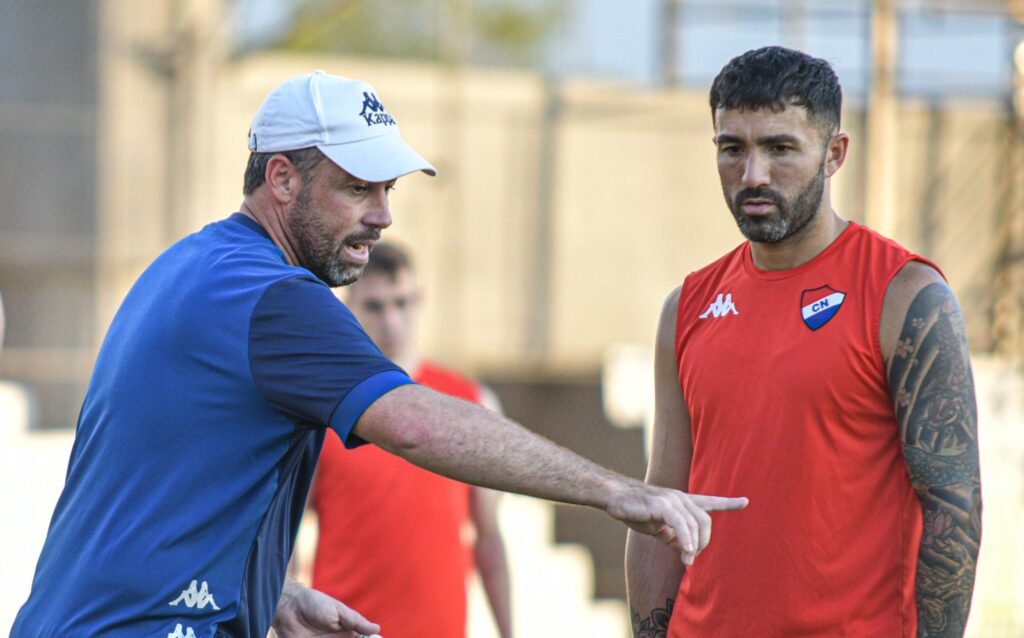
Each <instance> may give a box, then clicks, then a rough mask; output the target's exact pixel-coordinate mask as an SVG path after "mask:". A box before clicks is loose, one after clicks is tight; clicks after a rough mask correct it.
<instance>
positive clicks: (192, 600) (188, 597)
mask: <svg viewBox="0 0 1024 638" xmlns="http://www.w3.org/2000/svg"><path fill="white" fill-rule="evenodd" d="M198 585H199V581H198V580H193V581H192V583H191V584H189V586H188V589H184V590H182V592H181V595H180V596H178V597H177V598H175V599H174V600H172V601H171V602H170V603H168V604H169V605H170V606H171V607H177V606H178V605H179V604H180V603H185V606H186V607H188V608H189V609H193V608H198V609H205V608H206V606H207V605H209V606H211V607H213V610H214V611H220V607H218V606H217V601H215V600H214V599H213V594H211V593H210V587H209V585H207V584H206V581H205V580H204V581H203V584H202V585H201V586H198ZM197 586H198V587H197Z"/></svg>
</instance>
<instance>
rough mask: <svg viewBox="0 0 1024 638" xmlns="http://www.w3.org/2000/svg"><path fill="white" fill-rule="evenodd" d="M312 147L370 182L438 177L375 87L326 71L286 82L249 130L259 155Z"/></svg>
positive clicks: (253, 148)
mask: <svg viewBox="0 0 1024 638" xmlns="http://www.w3.org/2000/svg"><path fill="white" fill-rule="evenodd" d="M312 146H315V147H317V148H318V149H320V150H321V151H322V152H323V154H324V155H326V156H327V157H328V158H330V160H331V161H332V162H334V163H335V164H337V165H338V166H340V167H341V168H342V169H344V170H345V171H346V172H347V173H349V174H351V175H353V176H355V177H357V178H359V179H363V180H366V181H368V182H388V181H391V180H393V179H395V178H397V177H401V176H402V175H406V174H408V173H412V172H414V171H423V172H424V173H426V174H428V175H436V174H437V171H436V170H435V169H434V167H433V166H431V164H430V162H428V161H427V160H425V159H423V157H421V156H420V154H419V153H417V152H416V151H414V150H413V149H412V147H411V146H409V145H408V144H406V143H405V141H404V140H402V138H401V136H400V135H399V133H398V123H397V122H396V121H395V118H394V117H392V116H391V114H390V113H388V112H387V110H386V109H385V108H384V105H383V104H381V102H380V100H379V99H378V98H377V92H376V91H374V90H373V87H372V86H370V85H369V84H367V83H366V82H361V81H359V80H351V79H349V78H343V77H339V76H337V75H330V74H328V73H325V72H323V71H321V70H316V71H313V72H312V73H307V74H305V75H300V76H298V77H294V78H291V79H290V80H286V81H285V82H283V83H282V84H280V85H279V86H278V87H277V88H276V89H274V90H273V91H271V92H270V95H268V96H267V97H266V99H265V100H263V104H261V105H260V108H259V110H258V111H256V115H255V116H254V117H253V118H252V126H251V127H250V129H249V150H250V151H253V152H258V153H279V152H282V151H295V150H299V149H302V148H310V147H312Z"/></svg>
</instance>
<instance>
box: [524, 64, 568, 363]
mask: <svg viewBox="0 0 1024 638" xmlns="http://www.w3.org/2000/svg"><path fill="white" fill-rule="evenodd" d="M561 109H562V97H561V86H560V83H559V81H558V79H557V77H555V75H554V74H553V72H548V73H546V74H545V76H544V110H543V112H542V113H541V124H540V154H539V155H540V156H539V158H538V162H537V209H536V210H537V220H536V224H535V226H534V229H535V230H534V232H535V235H534V238H535V241H534V246H536V250H535V251H534V253H533V264H532V267H531V268H530V269H529V272H530V273H531V275H532V276H531V277H530V282H529V286H530V287H531V292H532V294H531V295H527V297H526V298H527V299H532V301H533V303H532V304H530V303H527V305H526V312H527V324H526V325H527V331H526V335H527V342H526V347H527V352H528V353H529V355H530V359H531V360H532V362H534V363H541V364H543V363H545V357H546V356H547V353H548V350H549V347H550V341H551V334H550V332H551V277H552V269H551V264H552V255H551V253H552V243H553V226H554V215H555V196H556V192H555V173H556V170H557V164H558V162H557V158H558V152H557V151H558V145H557V141H558V128H559V127H558V124H559V120H560V119H561Z"/></svg>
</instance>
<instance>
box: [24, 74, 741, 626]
mask: <svg viewBox="0 0 1024 638" xmlns="http://www.w3.org/2000/svg"><path fill="white" fill-rule="evenodd" d="M248 146H249V150H250V151H251V154H250V156H249V162H248V166H247V168H246V171H245V178H244V185H243V194H244V199H243V202H242V205H241V209H240V211H239V212H237V213H234V214H232V215H231V216H230V217H228V218H227V219H224V220H222V221H219V222H216V223H213V224H209V225H208V226H206V227H205V228H204V229H202V230H200V231H199V232H197V233H194V234H192V235H190V236H188V237H185V238H184V239H182V240H180V241H178V242H177V243H175V244H174V245H173V246H171V247H170V248H168V249H167V250H166V251H165V252H164V253H163V254H162V255H160V256H159V257H157V259H156V260H155V261H154V262H153V263H152V264H150V266H149V267H147V268H146V270H145V271H144V272H143V273H142V275H141V276H140V277H139V279H138V280H137V281H136V282H135V284H134V285H133V286H132V289H131V290H130V291H129V292H128V295H127V296H126V298H125V300H124V302H123V303H122V305H121V307H120V308H119V309H118V312H117V314H116V316H115V317H114V320H113V322H112V323H111V326H110V328H109V330H108V331H107V335H106V337H105V339H104V342H103V345H102V346H101V348H100V351H99V353H98V356H97V359H96V364H95V367H94V369H93V374H92V378H91V380H90V383H89V388H88V390H87V392H86V396H85V400H84V403H83V405H82V410H81V413H80V416H79V421H78V426H77V429H76V432H75V443H74V446H73V448H72V451H71V459H70V461H69V464H68V470H67V473H66V480H65V485H64V489H63V492H62V493H61V496H60V498H59V500H58V502H57V506H56V509H55V511H54V514H53V517H52V519H51V522H50V528H49V532H48V533H47V536H46V541H45V542H44V544H43V549H42V552H41V554H40V557H39V561H38V564H37V566H36V573H35V577H34V579H33V582H32V591H31V593H30V594H29V598H28V600H27V601H26V603H25V604H24V605H23V606H22V608H21V610H20V611H19V613H18V616H17V618H16V619H15V622H14V626H13V628H12V631H11V635H12V636H14V637H15V638H55V637H58V636H61V637H63V636H91V637H95V638H114V637H125V638H137V637H139V636H161V637H163V636H166V637H167V638H194V637H195V638H211V637H214V638H225V637H232V638H237V637H246V638H264V636H265V635H266V634H267V631H268V628H269V626H270V625H271V624H272V622H273V626H274V629H275V631H276V633H277V634H278V636H280V637H281V638H296V637H298V638H302V637H306V636H317V635H325V634H327V635H336V636H341V637H343V638H355V637H356V636H357V635H359V634H370V633H374V632H376V631H378V630H379V626H378V625H376V624H374V623H372V622H369V621H368V620H366V619H365V618H363V617H362V616H361V615H359V614H358V613H356V612H355V611H353V610H351V609H349V608H348V607H346V606H345V605H344V604H342V603H340V602H338V601H336V600H334V599H333V598H330V597H329V596H327V595H325V594H322V593H320V592H317V591H315V590H312V589H308V588H306V587H303V586H301V585H299V584H298V583H296V582H294V581H291V580H287V579H286V569H287V564H288V560H289V557H290V554H291V551H292V546H293V543H294V539H295V533H296V530H297V528H298V525H299V521H300V519H301V517H302V512H303V509H304V506H305V500H306V494H307V491H308V489H309V485H310V481H311V480H312V477H313V471H314V468H315V466H316V461H317V459H318V457H319V455H320V448H321V446H322V443H323V439H324V435H325V432H326V430H327V429H328V428H330V429H333V430H334V431H335V432H336V433H337V434H338V436H339V437H340V438H341V439H342V441H344V442H345V444H346V445H347V446H350V447H355V446H357V445H359V444H362V443H364V442H370V443H374V444H376V445H379V446H380V447H382V448H383V449H385V450H387V451H389V452H392V453H394V454H397V455H399V456H401V457H403V458H405V459H407V460H409V461H412V462H413V463H416V464H417V465H420V466H422V467H425V468H427V469H429V470H431V471H436V472H438V473H442V474H445V475H447V476H450V477H452V478H455V479H458V480H461V481H464V482H468V483H473V484H477V485H486V486H488V487H493V488H497V489H503V490H510V491H517V492H521V493H524V494H529V495H532V496H537V497H541V498H548V499H552V500H558V501H565V502H570V503H576V504H580V505H589V506H592V507H596V508H599V509H602V510H604V511H605V512H607V513H608V514H609V515H611V516H613V517H615V518H616V519H618V520H621V521H623V522H624V523H626V524H627V525H629V526H630V527H632V528H634V529H637V530H640V531H642V532H645V533H649V534H655V535H657V537H658V538H659V540H660V541H662V542H664V543H666V544H668V545H670V546H672V547H674V548H675V549H676V550H677V552H681V556H680V554H679V553H677V554H676V556H675V558H674V560H680V558H682V559H684V560H691V559H692V557H693V555H694V554H695V553H696V552H698V551H699V550H700V549H702V546H703V545H702V544H703V543H704V541H706V534H707V532H708V530H706V529H701V526H700V522H699V521H698V520H697V518H696V517H697V515H698V513H700V512H703V511H704V510H706V509H739V508H742V507H743V506H745V505H746V502H747V501H746V500H745V499H742V498H733V499H726V498H716V497H712V496H700V495H687V494H684V493H682V492H679V491H677V490H670V489H665V488H658V487H653V486H650V485H646V484H644V483H642V482H640V481H635V480H632V479H629V478H626V477H622V476H620V475H618V474H615V473H613V472H611V471H610V470H607V469H605V468H602V467H601V466H598V465H596V464H594V463H591V462H589V461H587V460H586V459H583V458H581V457H580V456H578V455H576V454H573V453H572V452H570V451H568V450H566V449H564V448H561V447H559V446H556V445H555V444H553V443H551V442H550V441H547V440H546V439H543V438H541V437H539V436H537V435H535V434H533V433H531V432H529V431H528V430H526V429H525V428H523V427H521V426H519V425H517V424H515V423H512V422H511V421H509V420H507V419H505V418H503V417H501V416H500V415H498V414H496V413H494V412H492V411H490V410H487V409H485V408H482V407H480V406H476V405H473V404H471V403H469V402H466V401H460V400H458V399H455V398H452V397H448V396H446V395H443V394H441V393H438V392H435V391H433V390H430V389H428V388H425V387H423V386H421V385H418V384H416V383H414V382H413V381H412V379H410V378H409V376H408V375H407V374H406V373H405V372H404V371H403V370H402V369H401V368H399V367H398V366H397V365H395V364H394V363H392V362H391V361H389V360H388V359H387V358H386V357H385V356H384V355H383V354H382V353H381V352H380V350H379V349H378V348H377V347H376V346H375V345H374V344H373V342H372V341H371V340H370V338H369V337H368V336H367V335H366V333H365V332H364V331H363V330H362V328H361V327H360V326H359V324H358V322H357V321H356V320H355V317H353V316H352V313H351V312H349V311H348V309H347V308H345V306H344V305H343V304H342V303H341V302H340V301H339V300H338V299H337V298H336V297H335V296H334V293H333V292H332V291H331V287H336V286H341V285H346V284H350V283H352V282H354V281H355V280H357V279H358V278H359V276H360V274H361V273H362V269H363V267H364V266H365V264H366V261H367V259H368V257H369V253H370V250H371V248H372V247H373V244H374V243H375V242H376V241H377V240H378V239H379V238H380V234H381V232H382V231H383V230H384V229H385V228H387V227H388V226H390V224H391V211H390V205H389V203H388V193H389V192H390V190H391V189H392V188H393V187H394V185H395V182H396V180H397V179H398V178H399V177H400V176H402V175H406V174H409V173H413V172H418V171H424V172H427V173H429V174H433V173H434V169H433V167H432V166H431V165H430V164H429V163H428V162H427V161H426V160H424V159H423V158H422V157H421V156H420V155H419V154H418V153H416V151H414V150H413V149H412V148H411V147H410V146H409V145H407V144H406V143H405V142H404V141H403V140H402V138H401V136H400V135H399V131H398V125H397V123H396V121H395V118H394V117H393V116H392V115H391V113H389V112H388V110H387V109H386V108H385V107H384V104H383V103H382V102H381V101H380V99H379V98H378V97H377V94H376V92H375V91H374V89H373V87H371V86H370V85H369V84H366V83H365V82H360V81H358V80H350V79H347V78H341V77H337V76H333V75H328V74H326V73H324V72H323V71H317V72H314V73H309V74H306V75H302V76H297V77H294V78H292V79H290V80H288V81H286V82H284V83H283V84H281V85H279V86H278V87H277V88H275V89H274V90H273V91H271V93H270V94H269V95H268V96H267V98H266V99H265V100H264V101H263V104H262V105H261V106H260V108H259V110H258V111H257V113H256V115H255V117H254V118H253V121H252V125H251V129H250V132H249V144H248ZM366 551H373V548H372V547H367V548H366Z"/></svg>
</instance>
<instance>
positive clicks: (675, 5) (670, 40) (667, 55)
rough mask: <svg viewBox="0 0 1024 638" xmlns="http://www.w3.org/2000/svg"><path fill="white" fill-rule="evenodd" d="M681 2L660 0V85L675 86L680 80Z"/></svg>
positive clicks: (679, 0)
mask: <svg viewBox="0 0 1024 638" xmlns="http://www.w3.org/2000/svg"><path fill="white" fill-rule="evenodd" d="M682 3H683V0H661V16H660V20H659V21H658V27H659V30H660V33H659V36H660V37H659V38H658V61H659V65H660V74H661V83H662V85H664V86H669V87H671V86H677V85H678V84H679V81H680V79H681V73H680V65H679V16H680V14H681V12H682Z"/></svg>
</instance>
